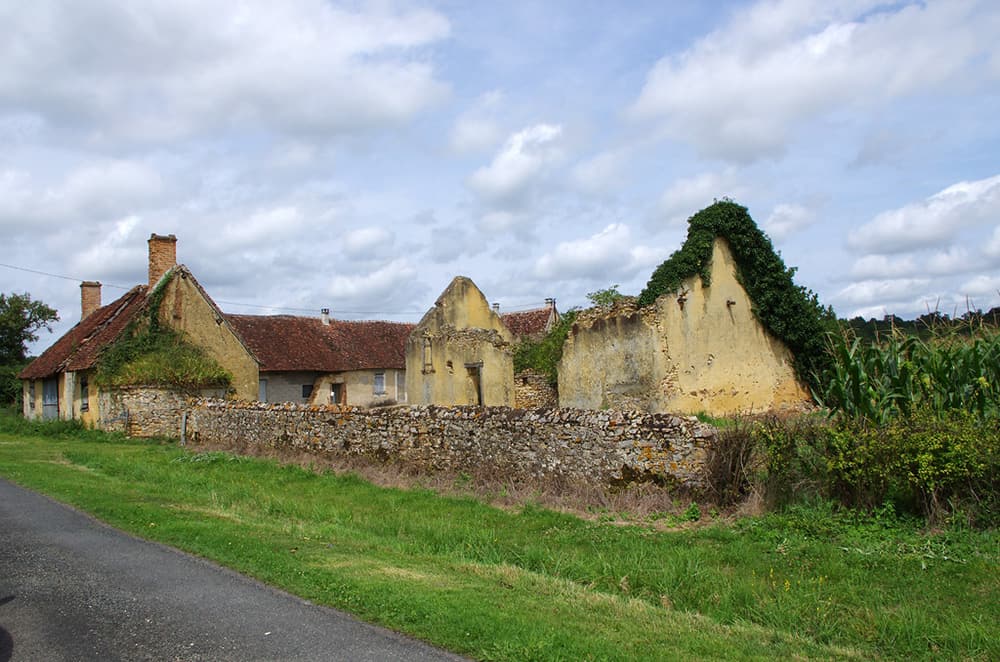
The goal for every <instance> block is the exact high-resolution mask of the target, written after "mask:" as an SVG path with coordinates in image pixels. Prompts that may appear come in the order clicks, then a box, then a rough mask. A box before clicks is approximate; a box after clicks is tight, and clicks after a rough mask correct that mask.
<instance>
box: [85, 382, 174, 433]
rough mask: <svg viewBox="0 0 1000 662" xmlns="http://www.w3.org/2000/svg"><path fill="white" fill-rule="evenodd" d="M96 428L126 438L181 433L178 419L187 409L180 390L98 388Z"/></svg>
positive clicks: (138, 387) (146, 387)
mask: <svg viewBox="0 0 1000 662" xmlns="http://www.w3.org/2000/svg"><path fill="white" fill-rule="evenodd" d="M99 400H100V412H101V416H100V419H99V421H98V427H100V428H101V429H102V430H107V431H108V432H124V433H125V434H127V435H129V436H130V437H173V438H178V437H180V436H181V420H182V417H183V414H184V411H185V410H186V409H187V408H188V403H187V401H188V399H187V397H186V396H185V395H184V394H183V393H179V392H177V391H174V390H171V389H165V388H156V387H152V386H130V387H123V388H116V389H110V390H104V389H102V390H101V393H100V396H99Z"/></svg>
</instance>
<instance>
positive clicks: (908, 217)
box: [0, 0, 1000, 351]
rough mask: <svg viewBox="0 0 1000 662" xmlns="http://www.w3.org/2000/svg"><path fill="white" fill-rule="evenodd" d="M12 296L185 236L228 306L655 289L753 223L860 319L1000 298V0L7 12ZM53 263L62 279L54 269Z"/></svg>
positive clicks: (409, 316) (7, 276) (1, 190)
mask: <svg viewBox="0 0 1000 662" xmlns="http://www.w3.org/2000/svg"><path fill="white" fill-rule="evenodd" d="M0 26H2V27H0V265H2V266H0V291H2V292H6V293H11V292H18V293H20V292H28V293H30V295H31V297H32V298H33V299H37V300H41V301H43V302H45V303H47V304H48V305H50V306H52V307H54V308H56V309H57V310H58V311H59V314H60V318H61V319H60V322H59V323H58V324H56V325H55V327H54V330H55V335H52V336H49V335H48V334H43V336H42V338H41V339H40V340H39V342H38V343H36V346H34V347H32V348H31V349H32V350H34V351H40V350H41V349H44V348H45V347H46V346H48V344H50V343H51V342H52V341H53V340H54V338H55V337H57V336H58V335H59V334H61V333H62V332H64V331H65V330H68V329H69V328H70V327H71V326H72V325H73V324H75V323H76V322H78V321H79V316H80V292H79V281H81V280H98V281H101V282H102V283H103V284H104V289H103V299H104V302H105V303H109V302H110V301H112V300H114V299H115V298H117V297H118V296H120V295H121V294H122V293H124V289H122V288H128V287H131V286H133V285H135V284H139V283H143V282H145V280H146V259H147V246H146V240H147V239H148V238H149V236H150V234H151V233H154V232H155V233H157V234H171V233H172V234H175V235H176V236H177V238H178V243H177V253H178V261H179V262H180V263H183V264H186V265H187V266H188V267H189V268H190V269H191V270H192V272H193V273H194V274H195V276H196V277H197V278H198V280H199V281H200V282H201V283H202V285H203V286H204V287H205V288H206V290H207V291H208V292H209V294H210V295H211V296H212V297H213V298H214V299H215V300H216V301H217V302H218V303H219V305H220V307H222V309H223V310H225V311H227V312H232V313H249V314H301V315H318V314H319V310H320V309H321V308H329V309H331V311H332V313H331V314H332V315H333V316H335V317H340V318H343V319H359V318H364V319H389V320H396V321H406V322H416V321H418V320H419V319H420V317H421V316H422V315H423V313H424V312H426V310H427V309H428V308H429V307H430V306H432V305H433V302H434V300H435V299H436V298H437V296H438V295H439V294H440V293H441V292H442V291H443V290H444V288H445V287H446V286H447V285H448V283H449V282H450V281H451V279H452V278H453V277H455V276H457V275H464V276H468V277H470V278H472V279H473V280H474V281H475V282H476V283H477V284H478V285H479V287H480V289H482V290H483V292H484V293H485V294H486V296H487V298H488V299H489V300H490V301H491V302H497V303H499V304H500V305H501V308H502V310H518V309H525V308H531V307H538V306H541V305H543V301H544V300H545V299H546V298H548V297H553V298H555V299H556V300H557V304H558V306H559V308H560V309H561V310H565V309H568V308H569V307H570V306H575V305H586V303H587V298H586V295H587V293H588V292H593V291H595V290H598V289H601V288H606V287H609V286H611V285H618V286H619V289H620V291H622V292H623V293H626V294H638V293H639V292H640V291H641V290H642V288H643V287H644V286H645V284H646V282H647V281H648V279H649V277H650V275H651V274H652V271H653V269H654V268H655V267H656V266H657V265H658V264H659V263H660V262H662V261H663V260H664V259H666V258H667V257H668V256H669V255H670V254H671V253H672V252H673V251H675V250H677V249H678V248H680V246H681V244H682V243H683V240H684V237H685V234H686V227H687V219H688V218H689V217H690V216H691V215H693V214H694V213H695V212H697V211H698V210H699V209H702V208H703V207H705V206H707V205H709V204H711V203H712V202H713V200H716V199H721V198H723V197H728V198H731V199H733V200H735V201H737V202H739V203H740V204H742V205H745V206H746V207H747V208H748V209H749V212H750V214H751V216H752V217H753V218H754V220H755V221H756V222H757V224H758V225H759V226H760V227H761V228H762V229H763V230H764V231H765V232H766V233H767V234H768V236H769V237H770V238H771V240H772V241H773V243H774V245H775V247H776V249H777V250H778V251H779V252H780V253H781V255H782V257H783V259H784V260H785V262H786V264H787V265H788V266H791V267H795V268H797V272H796V281H797V282H798V283H799V284H801V285H804V286H806V287H808V288H810V289H812V290H813V291H815V292H816V293H817V294H818V296H819V298H820V301H821V303H823V304H824V305H830V306H833V308H834V309H835V311H836V312H837V314H838V315H839V316H841V317H853V316H856V315H861V316H863V317H866V318H868V317H877V318H881V317H883V316H885V315H887V314H895V315H899V316H901V317H904V318H913V317H916V316H918V315H921V314H924V313H926V312H928V311H939V312H942V313H945V314H949V315H955V314H957V315H961V314H962V313H964V312H966V311H967V310H970V309H973V310H974V309H983V310H987V309H989V308H991V307H993V306H997V305H1000V121H998V118H1000V39H998V38H997V35H1000V3H998V2H996V1H995V0H983V1H980V2H977V1H974V0H944V1H933V0H928V1H926V2H905V1H903V2H877V1H868V0H845V1H831V0H776V1H766V2H740V1H725V0H723V1H719V2H707V1H705V2H702V1H690V2H685V1H681V0H677V1H673V2H662V1H652V2H643V1H640V0H631V1H626V2H619V3H609V2H589V1H587V0H567V1H562V0H546V1H544V2H538V1H536V2H522V1H518V0H512V1H508V2H502V3H499V2H497V3H494V2H457V1H451V0H439V1H436V0H429V1H427V2H419V1H413V2H410V1H401V2H394V1H391V0H385V1H376V2H347V3H341V2H332V1H330V0H282V2H277V3H276V2H271V1H270V0H242V1H238V0H231V1H225V2H221V1H215V0H190V1H189V0H164V1H160V0H148V1H145V2H142V3H122V2H118V1H114V0H88V1H87V2H77V1H75V0H62V1H60V0H33V1H32V2H17V1H15V0H0ZM38 272H42V273H38Z"/></svg>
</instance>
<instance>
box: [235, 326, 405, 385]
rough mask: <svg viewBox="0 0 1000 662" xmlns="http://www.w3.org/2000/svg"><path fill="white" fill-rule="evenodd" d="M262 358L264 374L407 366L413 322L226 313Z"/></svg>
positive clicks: (250, 346) (259, 358)
mask: <svg viewBox="0 0 1000 662" xmlns="http://www.w3.org/2000/svg"><path fill="white" fill-rule="evenodd" d="M226 319H227V320H228V321H229V323H230V324H231V325H232V327H233V328H234V329H236V331H237V333H239V335H240V336H241V337H242V338H243V341H244V342H245V343H246V345H247V347H249V348H250V350H251V351H252V352H253V353H254V355H255V356H256V357H257V359H258V360H259V361H260V369H261V371H263V372H277V371H303V372H342V371H345V370H373V369H378V368H396V369H399V370H402V369H405V368H406V340H407V338H408V337H409V335H410V331H412V330H413V325H412V324H399V323H396V322H347V321H343V320H330V324H329V325H326V324H323V323H322V322H321V321H320V320H319V319H317V318H314V317H294V316H291V315H272V316H262V315H226Z"/></svg>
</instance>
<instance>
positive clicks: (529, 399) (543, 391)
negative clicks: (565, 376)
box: [514, 370, 559, 409]
mask: <svg viewBox="0 0 1000 662" xmlns="http://www.w3.org/2000/svg"><path fill="white" fill-rule="evenodd" d="M514 406H515V407H517V408H518V409H538V408H540V407H558V406H559V395H558V393H557V392H556V387H555V386H553V385H552V384H550V383H549V379H548V377H546V376H545V375H541V374H539V373H537V372H535V371H534V370H522V371H521V372H519V373H517V374H516V375H514Z"/></svg>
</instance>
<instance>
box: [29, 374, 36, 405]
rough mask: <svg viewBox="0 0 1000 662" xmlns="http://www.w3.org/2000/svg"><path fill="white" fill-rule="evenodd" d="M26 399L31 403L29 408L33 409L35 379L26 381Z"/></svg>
mask: <svg viewBox="0 0 1000 662" xmlns="http://www.w3.org/2000/svg"><path fill="white" fill-rule="evenodd" d="M28 401H29V402H30V403H31V406H30V407H29V408H30V409H32V410H34V409H35V380H34V379H32V380H31V381H30V382H28Z"/></svg>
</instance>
